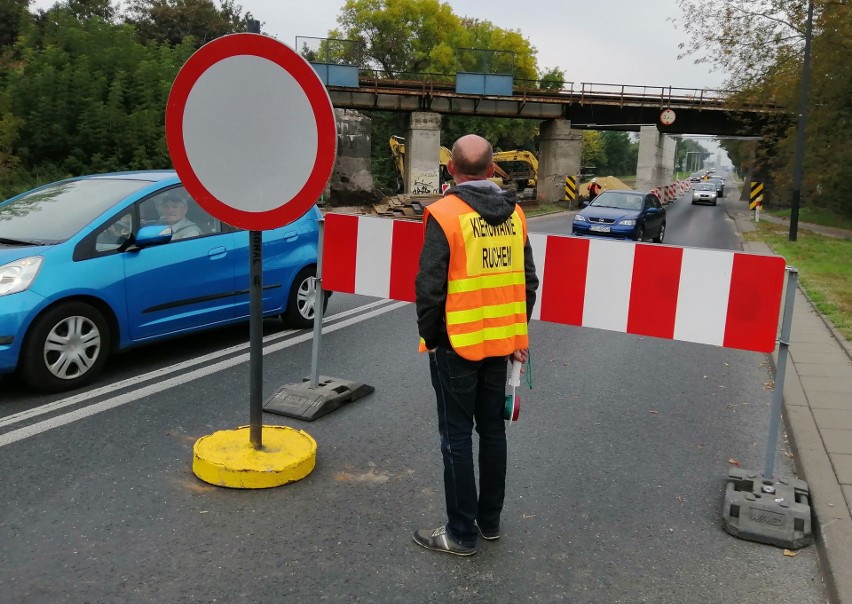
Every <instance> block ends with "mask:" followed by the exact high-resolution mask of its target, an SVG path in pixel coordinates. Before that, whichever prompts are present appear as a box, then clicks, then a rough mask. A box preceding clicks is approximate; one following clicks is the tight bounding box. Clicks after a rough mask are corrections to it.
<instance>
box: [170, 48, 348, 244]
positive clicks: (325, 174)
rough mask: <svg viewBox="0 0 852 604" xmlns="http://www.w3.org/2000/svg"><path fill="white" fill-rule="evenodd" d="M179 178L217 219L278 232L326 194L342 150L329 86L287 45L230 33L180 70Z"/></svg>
mask: <svg viewBox="0 0 852 604" xmlns="http://www.w3.org/2000/svg"><path fill="white" fill-rule="evenodd" d="M166 142H167V143H168V146H169V154H170V155H171V158H172V162H173V163H174V166H175V171H176V172H177V173H178V176H179V177H180V179H181V182H182V183H183V185H184V186H185V187H186V190H187V191H189V193H190V195H192V196H193V197H194V198H195V200H196V201H197V202H198V203H199V204H200V205H201V206H202V207H203V208H204V209H205V210H207V211H208V212H209V213H210V214H211V215H213V216H215V217H216V218H219V219H220V220H223V221H225V222H227V223H228V224H232V225H234V226H237V227H241V228H244V229H250V230H266V229H275V228H278V227H281V226H284V225H286V224H289V223H291V222H293V221H294V220H296V219H298V218H299V217H300V216H302V215H303V214H304V213H305V212H307V211H308V210H309V209H310V208H311V207H312V206H313V204H314V203H316V201H317V200H318V199H319V197H320V196H321V195H322V193H323V190H324V189H325V186H326V184H327V183H328V179H329V177H330V176H331V170H332V168H333V167H334V159H335V153H336V148H337V127H336V122H335V117H334V108H333V107H332V105H331V99H330V98H329V96H328V91H327V90H326V89H325V85H324V84H323V83H322V80H320V78H319V76H318V75H317V73H316V72H315V71H314V69H313V67H311V65H310V63H308V62H307V61H306V60H305V59H304V58H303V57H301V56H300V55H299V54H298V53H297V52H296V51H294V50H293V49H292V48H290V47H289V46H287V45H285V44H282V43H281V42H278V41H277V40H275V39H273V38H269V37H266V36H262V35H259V34H231V35H228V36H222V37H221V38H216V39H215V40H213V41H212V42H209V43H208V44H205V45H204V46H202V47H201V48H199V49H198V50H197V51H196V52H195V53H194V54H193V55H192V56H191V57H190V58H189V59H188V60H187V62H186V63H185V64H184V65H183V67H181V69H180V71H179V72H178V75H177V77H176V78H175V81H174V84H172V89H171V92H170V93H169V102H168V105H167V106H166Z"/></svg>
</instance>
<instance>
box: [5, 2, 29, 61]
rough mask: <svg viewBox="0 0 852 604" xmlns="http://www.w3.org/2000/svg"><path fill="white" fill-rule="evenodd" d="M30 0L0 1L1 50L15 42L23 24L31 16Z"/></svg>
mask: <svg viewBox="0 0 852 604" xmlns="http://www.w3.org/2000/svg"><path fill="white" fill-rule="evenodd" d="M29 6H30V0H4V1H3V2H2V3H0V52H2V50H3V49H4V48H6V47H10V46H12V45H13V44H14V43H15V40H17V38H18V34H19V33H20V31H21V26H22V25H23V23H24V22H25V21H27V20H28V18H29V11H28V8H29Z"/></svg>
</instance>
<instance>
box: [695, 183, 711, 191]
mask: <svg viewBox="0 0 852 604" xmlns="http://www.w3.org/2000/svg"><path fill="white" fill-rule="evenodd" d="M695 188H696V189H698V190H699V191H712V190H713V189H714V188H715V187H714V186H713V185H708V184H700V185H698V186H697V187H695Z"/></svg>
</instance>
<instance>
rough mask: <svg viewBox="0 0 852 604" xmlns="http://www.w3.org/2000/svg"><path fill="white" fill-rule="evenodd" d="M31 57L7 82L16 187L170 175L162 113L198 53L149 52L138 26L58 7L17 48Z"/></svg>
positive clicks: (4, 135) (1, 145)
mask: <svg viewBox="0 0 852 604" xmlns="http://www.w3.org/2000/svg"><path fill="white" fill-rule="evenodd" d="M16 49H17V51H18V52H19V53H20V55H21V56H22V57H23V59H22V61H20V62H19V63H18V64H17V65H16V66H15V68H14V69H12V70H10V71H9V73H7V74H6V77H5V78H4V79H3V80H2V81H0V84H2V88H0V115H2V119H0V162H3V163H5V164H7V165H11V166H12V167H13V168H14V169H17V171H18V172H19V173H18V175H17V176H15V175H13V174H6V177H5V178H4V179H3V180H4V181H5V183H3V184H4V185H6V186H11V184H10V183H14V182H20V183H23V182H26V181H28V180H31V179H32V178H33V176H35V179H36V180H39V181H42V182H44V181H45V180H54V179H57V178H62V177H65V176H69V175H77V174H85V173H92V172H103V171H111V170H126V169H150V168H168V167H169V166H170V165H171V162H170V159H169V155H168V151H167V149H166V145H165V135H164V112H165V106H166V99H167V98H168V93H169V90H170V88H171V83H172V82H173V81H174V78H175V75H176V74H177V71H178V69H179V68H180V66H181V65H182V64H183V63H184V62H185V60H186V59H187V58H188V57H189V55H190V54H191V53H192V51H193V47H192V45H191V44H182V45H179V46H177V47H175V48H171V47H169V46H160V45H156V44H151V45H149V46H143V45H141V44H140V43H139V42H138V41H137V40H136V38H135V33H134V30H133V29H132V27H130V26H128V25H123V24H116V23H109V22H107V21H104V20H103V19H102V18H100V17H99V16H92V17H89V18H82V19H81V16H80V13H79V12H77V11H76V10H75V9H74V8H72V7H71V6H70V5H69V4H67V3H66V4H64V5H55V6H54V7H53V8H51V9H49V10H48V11H46V12H45V13H44V14H43V15H42V18H41V19H39V20H38V24H37V27H35V28H34V29H33V31H32V32H31V33H30V34H28V35H27V36H26V37H24V38H22V39H21V40H19V42H18V45H17V48H16Z"/></svg>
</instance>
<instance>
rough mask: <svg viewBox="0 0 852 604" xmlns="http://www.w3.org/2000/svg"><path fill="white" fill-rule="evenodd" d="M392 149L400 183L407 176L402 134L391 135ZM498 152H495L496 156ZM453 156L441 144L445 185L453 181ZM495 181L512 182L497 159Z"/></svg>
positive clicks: (440, 155)
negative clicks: (449, 164) (449, 167)
mask: <svg viewBox="0 0 852 604" xmlns="http://www.w3.org/2000/svg"><path fill="white" fill-rule="evenodd" d="M389 145H390V150H391V155H392V156H393V163H394V165H395V166H396V171H397V172H398V173H399V178H400V180H399V181H400V183H401V182H402V180H403V179H404V178H405V139H404V138H402V137H401V136H396V135H394V136H391V137H390V141H389ZM525 153H526V152H525ZM496 155H497V154H496V153H495V156H496ZM452 157H453V152H452V151H450V150H449V149H447V148H446V147H444V146H441V147H440V149H439V150H438V164H439V168H440V170H439V183H440V184H441V185H443V184H444V183H450V184H451V185H452V184H453V183H452V179H453V177H452V175H450V172H449V170H448V169H447V164H448V163H449V161H450V159H452ZM537 167H538V163H536V172H537ZM491 180H492V181H493V182H495V183H497V185H498V186H499V187H501V188H503V187H505V186H506V185H508V184H510V180H511V179H510V178H509V174H508V173H507V172H506V171H505V170H504V169H503V168H502V167H501V166H500V165H499V164H498V163H497V161H496V159H495V161H494V177H493V178H492V179H491ZM399 192H402V185H400V187H399Z"/></svg>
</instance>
